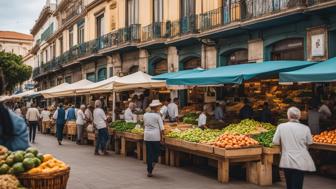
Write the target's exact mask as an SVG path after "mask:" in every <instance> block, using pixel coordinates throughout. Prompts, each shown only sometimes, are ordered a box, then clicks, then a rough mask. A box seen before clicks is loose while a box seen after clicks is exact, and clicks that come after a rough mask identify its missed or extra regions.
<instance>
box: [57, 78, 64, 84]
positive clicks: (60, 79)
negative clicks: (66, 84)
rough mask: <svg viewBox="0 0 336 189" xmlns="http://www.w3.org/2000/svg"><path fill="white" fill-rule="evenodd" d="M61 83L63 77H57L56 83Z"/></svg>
mask: <svg viewBox="0 0 336 189" xmlns="http://www.w3.org/2000/svg"><path fill="white" fill-rule="evenodd" d="M62 83H63V77H58V78H57V85H60V84H62Z"/></svg>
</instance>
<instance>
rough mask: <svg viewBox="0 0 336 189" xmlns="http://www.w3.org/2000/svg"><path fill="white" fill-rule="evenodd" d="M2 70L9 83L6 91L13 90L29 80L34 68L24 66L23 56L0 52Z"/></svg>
mask: <svg viewBox="0 0 336 189" xmlns="http://www.w3.org/2000/svg"><path fill="white" fill-rule="evenodd" d="M0 68H1V69H2V71H3V74H4V77H5V81H6V83H7V86H6V90H13V89H14V87H15V85H16V84H20V83H23V82H24V81H26V80H28V79H29V78H30V76H31V74H32V67H31V66H28V65H25V64H23V61H22V56H18V55H16V54H13V53H7V52H4V51H0Z"/></svg>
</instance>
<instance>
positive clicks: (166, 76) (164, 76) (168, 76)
mask: <svg viewBox="0 0 336 189" xmlns="http://www.w3.org/2000/svg"><path fill="white" fill-rule="evenodd" d="M203 71H204V69H202V68H196V69H192V70H182V71H178V72H168V73H164V74H160V75H157V76H153V77H152V79H154V80H167V79H171V78H174V77H179V76H182V75H185V74H192V73H198V72H203Z"/></svg>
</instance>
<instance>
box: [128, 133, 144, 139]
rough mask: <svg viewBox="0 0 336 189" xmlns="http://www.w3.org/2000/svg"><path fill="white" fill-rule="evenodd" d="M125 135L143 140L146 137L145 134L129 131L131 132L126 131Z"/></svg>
mask: <svg viewBox="0 0 336 189" xmlns="http://www.w3.org/2000/svg"><path fill="white" fill-rule="evenodd" d="M124 137H125V138H129V139H133V140H143V139H144V135H143V134H135V133H129V132H125V133H124Z"/></svg>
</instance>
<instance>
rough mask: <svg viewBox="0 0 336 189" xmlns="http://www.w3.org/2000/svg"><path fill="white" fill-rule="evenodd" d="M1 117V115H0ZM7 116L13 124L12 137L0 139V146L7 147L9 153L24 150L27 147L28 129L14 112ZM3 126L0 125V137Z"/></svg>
mask: <svg viewBox="0 0 336 189" xmlns="http://www.w3.org/2000/svg"><path fill="white" fill-rule="evenodd" d="M0 116H2V115H0ZM9 116H10V118H11V120H12V124H13V136H11V137H10V138H9V139H7V140H4V138H3V137H0V145H3V146H5V147H7V148H8V149H9V150H11V151H16V150H25V149H27V148H28V147H29V143H28V129H27V125H26V123H25V121H24V120H23V118H22V117H20V116H18V115H16V114H15V113H14V112H12V111H9ZM2 132H3V126H2V125H1V124H0V136H2V134H3V133H2Z"/></svg>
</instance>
